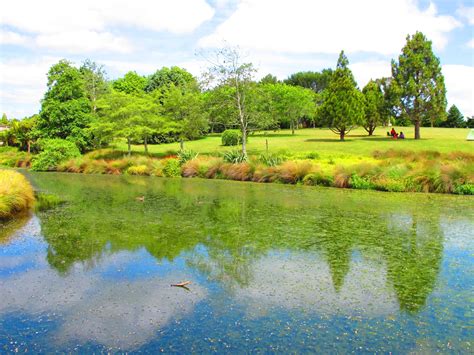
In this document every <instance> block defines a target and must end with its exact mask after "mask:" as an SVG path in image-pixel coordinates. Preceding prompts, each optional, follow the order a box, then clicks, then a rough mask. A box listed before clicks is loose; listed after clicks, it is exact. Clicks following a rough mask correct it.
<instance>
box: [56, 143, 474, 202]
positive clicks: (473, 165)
mask: <svg viewBox="0 0 474 355" xmlns="http://www.w3.org/2000/svg"><path fill="white" fill-rule="evenodd" d="M116 154H117V152H115V151H112V150H102V151H96V152H93V153H92V154H88V155H86V156H84V157H81V158H77V159H72V160H69V161H67V162H64V163H62V164H60V165H59V166H58V167H57V170H58V171H63V172H73V173H86V174H128V175H149V176H164V177H180V176H182V177H187V178H192V177H200V178H207V179H228V180H239V181H253V182H262V183H268V182H273V183H284V184H305V185H321V186H332V187H339V188H355V189H371V190H380V191H397V192H435V193H455V194H466V195H472V194H474V154H470V153H464V152H451V153H439V152H436V151H423V152H413V151H407V150H388V151H374V152H373V153H372V156H370V157H368V158H364V159H340V160H339V161H337V162H336V161H333V160H331V159H325V158H321V157H319V156H318V154H306V155H301V157H300V158H296V157H295V156H291V157H287V156H284V155H276V154H273V155H271V154H263V155H259V156H256V155H254V156H250V158H249V160H248V161H242V162H237V161H234V162H232V161H229V156H230V158H232V155H230V154H227V155H224V156H209V155H197V156H196V154H195V153H190V152H189V151H188V152H185V153H184V154H181V155H177V156H169V157H167V158H164V159H157V158H151V157H141V156H132V157H122V158H120V159H111V158H110V157H111V156H114V155H116ZM236 156H237V155H236Z"/></svg>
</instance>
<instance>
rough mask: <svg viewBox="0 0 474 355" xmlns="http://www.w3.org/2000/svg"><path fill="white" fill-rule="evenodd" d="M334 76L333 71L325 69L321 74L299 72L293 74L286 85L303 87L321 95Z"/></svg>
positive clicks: (286, 81)
mask: <svg viewBox="0 0 474 355" xmlns="http://www.w3.org/2000/svg"><path fill="white" fill-rule="evenodd" d="M332 74H333V70H332V69H323V70H322V71H321V72H313V71H304V72H298V73H294V74H291V75H290V76H289V77H288V79H286V80H285V84H288V85H293V86H301V87H304V88H307V89H311V90H313V91H314V92H315V93H321V92H322V91H323V90H325V89H326V88H327V87H328V85H329V82H330V81H331V77H332Z"/></svg>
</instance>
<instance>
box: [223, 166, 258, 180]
mask: <svg viewBox="0 0 474 355" xmlns="http://www.w3.org/2000/svg"><path fill="white" fill-rule="evenodd" d="M221 169H222V175H223V177H224V178H226V179H230V180H239V181H249V180H252V175H253V172H254V169H253V167H252V166H251V165H250V164H249V163H237V164H225V165H223V166H222V168H221Z"/></svg>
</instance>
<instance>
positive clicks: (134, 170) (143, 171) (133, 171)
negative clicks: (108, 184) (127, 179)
mask: <svg viewBox="0 0 474 355" xmlns="http://www.w3.org/2000/svg"><path fill="white" fill-rule="evenodd" d="M127 174H129V175H150V169H148V166H146V165H135V166H131V167H129V168H128V169H127Z"/></svg>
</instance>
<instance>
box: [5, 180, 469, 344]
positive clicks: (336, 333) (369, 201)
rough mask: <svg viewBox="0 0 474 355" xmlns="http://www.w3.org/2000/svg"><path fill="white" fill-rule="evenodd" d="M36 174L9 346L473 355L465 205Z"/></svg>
mask: <svg viewBox="0 0 474 355" xmlns="http://www.w3.org/2000/svg"><path fill="white" fill-rule="evenodd" d="M27 176H28V178H29V179H30V181H31V182H32V183H33V184H34V186H35V187H36V188H37V189H38V190H40V191H44V192H48V193H53V194H56V195H59V196H61V197H62V198H63V199H64V200H65V203H64V204H62V205H61V206H59V207H56V208H54V209H51V210H48V211H43V212H38V213H37V214H35V215H31V216H27V217H25V218H22V219H17V220H15V221H14V222H10V223H8V224H6V223H4V224H3V225H1V228H0V352H13V351H20V352H23V351H29V352H52V351H60V352H80V353H83V352H121V351H124V352H125V351H126V352H156V351H166V352H177V353H189V352H193V351H194V352H233V353H234V352H240V353H242V352H298V353H301V352H324V353H328V352H331V353H334V352H348V351H354V352H395V353H398V352H403V353H405V352H425V353H426V352H434V351H442V352H447V351H455V352H461V353H463V352H466V353H469V352H472V345H473V337H472V329H473V328H472V327H473V321H474V317H473V313H472V312H473V298H472V294H473V293H472V291H473V289H474V274H473V272H472V271H473V269H472V265H473V264H474V254H473V253H474V238H473V230H474V203H473V202H474V200H473V199H472V198H470V197H462V196H445V195H431V194H407V193H405V194H391V193H377V192H368V191H351V190H342V189H330V188H313V187H304V186H286V185H277V184H272V185H264V184H253V183H239V182H229V181H213V180H199V179H164V178H148V177H131V176H128V177H127V176H101V175H79V174H78V175H74V174H59V173H28V174H27ZM184 281H190V282H191V283H190V284H189V285H188V287H187V288H182V287H171V286H170V285H171V284H176V283H179V282H184Z"/></svg>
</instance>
